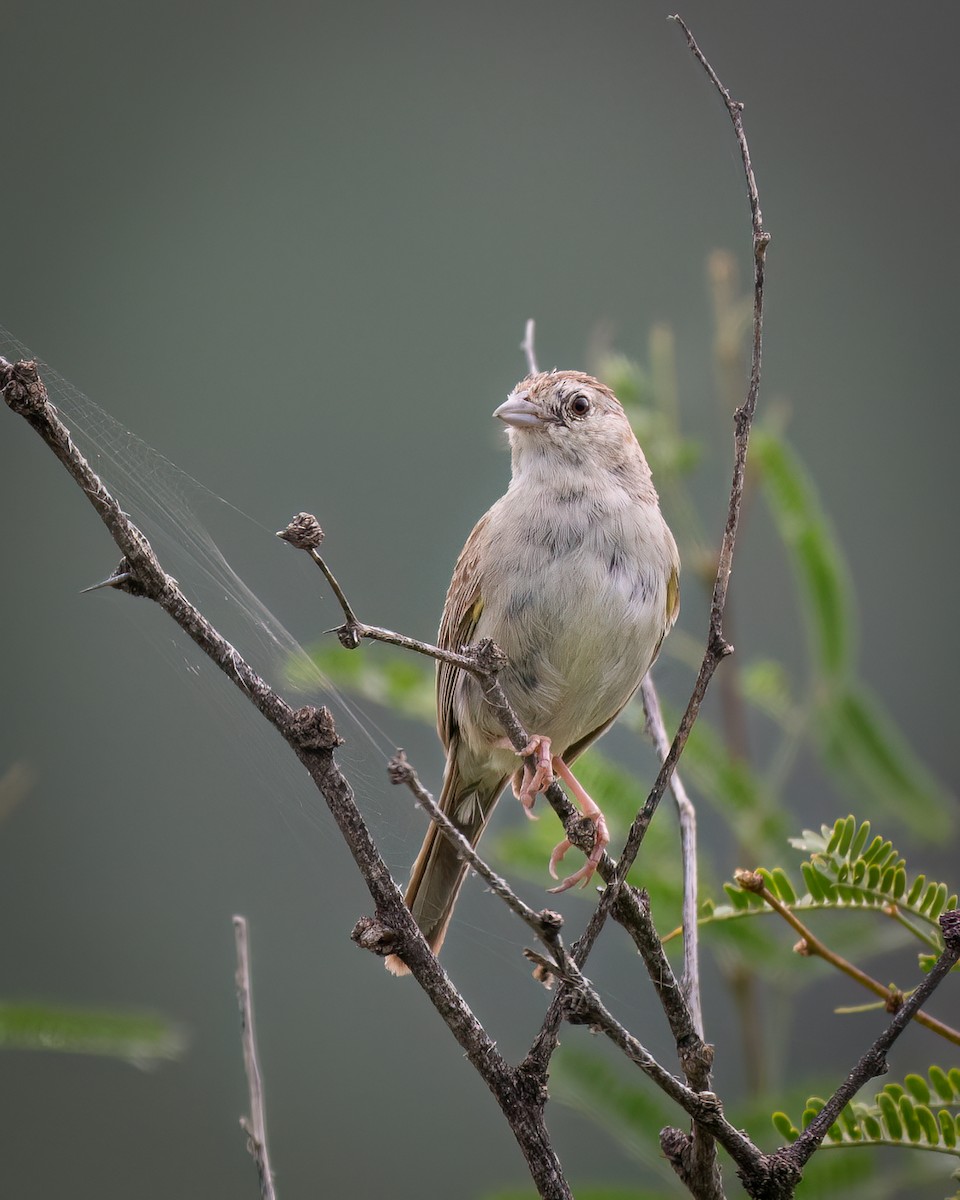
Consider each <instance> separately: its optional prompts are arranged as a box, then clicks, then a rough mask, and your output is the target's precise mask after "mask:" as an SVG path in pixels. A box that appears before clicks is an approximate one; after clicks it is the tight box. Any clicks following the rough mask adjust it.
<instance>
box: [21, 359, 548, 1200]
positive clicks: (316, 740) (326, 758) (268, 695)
mask: <svg viewBox="0 0 960 1200" xmlns="http://www.w3.org/2000/svg"><path fill="white" fill-rule="evenodd" d="M0 389H2V391H3V397H4V400H5V401H6V403H7V406H8V407H9V408H10V409H11V411H13V412H15V413H17V414H19V415H20V416H22V417H23V418H24V419H25V420H26V421H27V422H28V423H29V424H30V425H31V426H32V427H33V429H34V430H35V431H36V432H37V433H38V434H39V436H40V437H41V438H42V439H43V441H44V442H45V443H46V444H47V446H49V448H50V449H51V450H52V451H53V453H54V454H55V455H56V457H57V458H58V459H59V460H60V462H61V463H62V464H63V465H64V467H65V468H66V469H67V471H68V472H69V473H70V475H71V476H72V477H73V478H74V480H75V481H76V482H77V483H78V485H79V486H80V488H81V490H82V491H83V492H84V494H85V495H86V496H87V498H88V499H89V501H90V503H91V504H92V505H93V506H94V508H95V509H96V511H97V513H98V515H99V516H100V519H101V520H102V521H103V523H104V524H105V525H106V527H107V529H108V530H109V531H110V534H111V536H112V537H113V539H114V541H115V542H116V544H117V546H118V547H119V548H120V550H121V552H122V554H123V555H124V559H125V563H124V570H123V572H121V574H124V575H125V576H126V575H129V576H130V577H132V578H130V579H129V580H127V581H125V582H124V583H122V584H120V585H118V586H119V587H120V590H123V591H128V592H132V593H133V594H136V595H142V596H146V597H148V598H150V599H152V600H154V601H155V602H156V603H157V604H159V605H160V607H161V608H163V610H164V611H165V612H166V613H167V614H168V615H169V616H170V617H172V618H173V620H174V621H176V623H177V624H178V625H179V626H180V628H181V629H183V630H184V632H185V633H186V634H187V635H188V636H189V637H190V638H191V639H192V640H193V641H194V642H195V643H196V644H197V645H198V646H199V647H200V649H201V650H203V652H204V653H205V654H206V655H207V656H208V657H209V658H210V659H211V660H212V661H213V662H214V663H215V664H216V665H217V666H218V667H220V669H221V670H222V671H223V672H224V673H225V674H226V675H227V676H228V678H230V679H231V680H232V681H233V683H234V684H235V685H236V686H237V687H239V688H240V690H241V691H242V692H243V693H244V694H245V695H246V696H247V698H248V699H249V700H250V701H251V703H253V704H254V705H255V706H256V707H257V709H258V710H259V711H260V712H261V713H262V715H263V716H264V717H266V718H267V720H268V721H270V723H271V724H272V725H273V726H274V727H275V728H276V729H277V731H278V732H279V733H280V734H281V736H282V737H283V738H284V739H285V741H286V742H287V744H288V745H289V746H290V747H291V749H292V750H293V752H294V754H296V756H297V758H298V759H299V760H300V762H301V763H302V764H303V766H304V767H305V769H306V770H307V772H308V773H309V775H310V777H311V779H312V780H313V782H314V784H315V786H316V787H317V789H318V790H319V791H320V793H321V794H322V795H323V797H324V799H325V800H326V802H327V806H328V807H329V809H330V812H331V813H332V815H333V818H334V820H335V821H336V823H337V825H338V827H339V829H340V832H341V834H342V836H343V838H344V841H345V842H346V843H347V846H348V848H349V850H350V853H351V855H352V856H353V859H354V861H355V863H356V864H357V867H358V869H359V871H360V873H361V875H362V876H363V880H364V883H365V884H366V886H367V890H368V891H369V892H370V895H371V896H372V898H373V900H374V903H375V905H376V908H377V915H378V918H379V919H380V921H381V922H382V928H383V929H384V931H389V933H390V934H391V935H392V936H393V938H394V939H395V940H396V941H397V942H402V944H403V949H404V960H405V961H406V963H407V965H408V966H409V967H410V970H411V972H412V974H413V975H414V977H415V978H416V980H417V982H418V983H419V984H420V986H421V988H423V990H424V992H426V994H427V995H428V997H429V998H430V1001H431V1003H432V1004H433V1006H434V1008H436V1010H437V1012H438V1013H439V1014H440V1016H441V1017H442V1018H443V1020H444V1022H445V1023H446V1025H447V1028H448V1029H449V1030H450V1032H451V1033H452V1034H453V1036H454V1037H455V1038H456V1039H457V1042H458V1043H459V1044H460V1046H461V1047H462V1048H463V1050H464V1052H465V1054H466V1057H467V1058H468V1060H469V1061H470V1062H471V1063H472V1064H473V1066H474V1067H475V1068H476V1070H477V1071H478V1073H479V1074H480V1076H481V1078H482V1079H483V1080H484V1082H485V1083H486V1084H487V1086H488V1087H489V1089H490V1091H491V1092H492V1093H493V1095H494V1097H495V1099H496V1100H497V1103H498V1104H499V1105H500V1108H501V1111H502V1112H503V1113H504V1116H505V1117H506V1119H507V1121H508V1123H509V1125H510V1129H511V1131H512V1132H513V1135H514V1137H515V1138H516V1140H517V1143H518V1145H519V1146H520V1149H521V1151H522V1153H523V1155H524V1157H525V1159H526V1161H527V1165H528V1167H529V1169H530V1173H531V1176H532V1177H533V1180H534V1183H535V1184H536V1186H537V1188H538V1190H539V1192H540V1195H541V1196H542V1197H544V1198H546V1200H570V1189H569V1187H568V1186H567V1183H566V1181H565V1179H564V1177H563V1172H562V1169H561V1167H560V1161H559V1159H558V1158H557V1155H556V1152H555V1150H554V1148H553V1146H552V1144H551V1142H550V1138H549V1135H548V1134H547V1130H546V1126H545V1125H544V1123H543V1098H542V1097H540V1096H539V1095H537V1094H536V1093H535V1092H530V1091H525V1092H521V1091H520V1087H519V1085H520V1083H521V1082H525V1081H519V1080H518V1078H517V1077H516V1075H515V1073H514V1072H513V1071H512V1070H511V1069H510V1067H509V1065H508V1064H507V1062H506V1061H505V1060H504V1058H503V1056H502V1055H501V1054H500V1053H499V1051H498V1050H497V1048H496V1045H495V1043H494V1042H493V1041H492V1040H491V1039H490V1037H489V1036H488V1034H487V1033H486V1030H485V1029H484V1028H483V1026H482V1025H481V1024H480V1022H479V1021H478V1020H477V1018H476V1017H475V1016H474V1014H473V1013H472V1012H471V1011H470V1008H469V1006H468V1005H467V1004H466V1002H465V1001H464V999H463V997H462V996H461V995H460V994H459V992H458V991H457V990H456V988H455V987H454V986H453V984H452V983H451V981H450V979H449V977H448V976H447V974H446V972H445V971H444V970H443V968H442V967H441V966H440V964H439V962H438V961H437V959H436V957H435V956H434V955H433V954H432V953H431V951H430V948H429V946H428V945H427V943H426V941H425V940H424V937H423V934H422V933H421V932H420V930H419V928H418V927H417V925H416V922H415V921H414V920H413V918H412V917H411V915H410V913H409V911H408V910H407V907H406V905H405V904H404V903H403V895H402V893H401V892H400V889H399V888H398V887H397V885H396V884H395V883H394V881H393V879H392V878H391V876H390V872H389V871H388V869H387V866H386V863H384V861H383V859H382V858H381V856H380V853H379V851H378V850H377V847H376V845H375V844H374V842H373V839H372V838H371V836H370V832H369V830H368V829H367V826H366V823H365V822H364V819H363V815H362V813H361V812H360V810H359V808H358V807H357V803H356V800H355V798H354V794H353V789H352V788H351V787H350V784H349V783H348V781H347V779H346V777H345V776H344V775H343V773H342V772H341V770H340V767H339V765H338V764H337V761H336V759H335V757H334V753H333V752H334V750H335V749H336V747H337V746H338V745H339V744H340V742H341V740H342V739H341V738H340V737H339V735H338V734H337V731H336V728H335V726H334V722H333V717H332V716H331V715H330V712H329V711H328V710H327V709H326V708H320V709H317V708H313V707H310V706H307V707H304V708H300V709H297V710H296V711H294V710H293V709H291V708H290V706H289V705H288V704H287V703H286V701H284V700H283V699H282V698H281V697H280V696H279V695H277V693H276V692H274V691H273V689H272V688H271V687H270V686H269V685H268V684H267V683H266V682H265V681H264V680H263V679H261V678H260V676H259V675H257V673H256V672H255V671H254V670H253V669H252V668H251V667H250V666H249V665H248V664H247V662H246V661H245V660H244V659H243V657H242V656H241V655H240V654H239V653H238V651H237V650H235V649H234V647H233V646H231V645H230V643H229V642H228V641H227V640H226V638H224V637H223V636H222V635H221V634H220V633H219V632H218V631H217V630H216V629H215V628H214V627H213V625H211V624H210V622H209V621H208V620H207V619H206V618H205V617H204V616H203V614H202V613H201V612H200V611H199V610H198V609H197V608H195V607H194V605H192V604H191V603H190V601H189V600H187V598H186V596H185V595H184V594H183V592H182V591H181V590H180V588H179V586H178V585H177V583H176V581H175V580H174V579H172V578H171V577H170V576H169V575H167V573H166V572H165V571H164V570H163V568H162V566H161V565H160V562H159V560H158V558H157V556H156V554H155V553H154V550H153V547H152V546H151V545H150V542H149V541H148V539H147V538H146V536H145V535H144V534H143V532H142V531H141V530H140V529H138V528H137V526H136V525H134V524H133V522H132V521H131V520H130V519H129V517H128V516H127V515H126V514H125V513H124V512H123V511H122V509H121V508H120V506H119V504H117V502H116V500H115V499H114V498H113V496H112V495H111V494H110V492H109V491H108V490H107V488H106V487H105V485H104V483H103V481H102V480H101V479H100V478H99V476H98V475H97V474H96V473H95V472H94V471H93V469H92V468H91V467H90V464H89V463H88V462H87V461H86V459H85V458H84V457H83V455H82V454H81V453H80V451H79V450H78V449H77V447H76V446H75V445H74V443H73V441H72V439H71V437H70V431H69V430H68V429H67V427H66V426H65V425H64V424H63V422H62V421H61V420H60V417H59V414H58V413H57V410H56V409H55V408H54V406H53V405H52V404H51V403H50V401H49V400H48V398H47V393H46V389H45V387H44V385H43V381H42V380H41V379H40V376H39V374H38V372H37V367H36V363H33V362H18V363H13V364H11V363H8V362H7V361H6V360H4V359H0ZM115 575H116V573H115ZM479 657H480V659H481V660H482V659H483V655H482V654H481V655H479ZM488 657H489V656H488ZM379 949H380V950H381V952H382V953H389V947H388V946H387V945H386V942H385V941H381V943H380V946H379Z"/></svg>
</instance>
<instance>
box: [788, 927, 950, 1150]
mask: <svg viewBox="0 0 960 1200" xmlns="http://www.w3.org/2000/svg"><path fill="white" fill-rule="evenodd" d="M940 928H941V929H942V930H943V940H944V948H943V953H942V954H941V955H940V957H939V958H938V959H937V961H936V963H935V964H934V966H933V967H932V969H931V970H930V973H929V974H928V975H926V976H925V977H924V978H923V979H922V980H921V981H920V983H919V984H918V985H917V987H916V988H915V989H914V991H913V993H912V994H911V996H910V998H909V999H908V1000H907V1001H906V1002H905V1004H904V1005H903V1007H902V1008H901V1009H900V1010H899V1011H898V1012H897V1013H896V1014H895V1016H894V1018H893V1020H892V1021H891V1022H890V1024H889V1025H888V1026H887V1028H886V1029H885V1030H884V1031H883V1033H881V1034H880V1036H879V1037H878V1038H877V1040H876V1041H875V1042H874V1043H873V1045H872V1046H871V1047H870V1049H869V1050H868V1051H867V1052H866V1054H864V1055H863V1056H862V1057H861V1058H860V1061H859V1062H858V1063H857V1065H856V1066H855V1067H854V1068H853V1070H852V1071H851V1072H850V1074H849V1075H848V1076H847V1078H846V1079H845V1080H844V1082H843V1083H842V1084H841V1085H840V1087H838V1088H837V1090H836V1091H835V1092H834V1094H833V1095H832V1096H831V1097H830V1099H829V1100H828V1101H827V1103H826V1104H825V1105H824V1106H823V1108H822V1109H821V1110H820V1112H819V1113H818V1114H817V1115H816V1117H814V1119H813V1120H812V1121H811V1122H810V1124H809V1125H808V1126H807V1127H806V1129H804V1131H803V1132H802V1133H801V1134H800V1136H799V1137H798V1138H797V1140H796V1141H795V1142H793V1143H792V1144H791V1145H789V1146H784V1147H783V1148H782V1149H780V1150H778V1151H777V1152H776V1153H775V1154H773V1155H771V1156H770V1157H771V1158H772V1159H775V1160H778V1161H779V1163H788V1164H790V1165H791V1166H794V1167H795V1168H796V1169H798V1170H799V1169H801V1168H802V1167H803V1165H804V1164H805V1163H806V1162H807V1161H808V1160H809V1159H810V1157H811V1155H812V1154H813V1153H814V1151H815V1150H817V1148H818V1147H819V1146H820V1143H821V1142H822V1141H823V1139H824V1138H825V1137H826V1135H827V1132H828V1131H829V1129H830V1126H831V1125H832V1124H833V1123H834V1121H836V1119H837V1118H838V1117H839V1115H840V1113H841V1111H842V1109H843V1107H844V1105H845V1104H848V1103H849V1102H850V1100H852V1099H853V1097H854V1096H855V1095H856V1094H857V1092H858V1091H859V1090H860V1089H861V1088H862V1087H863V1085H864V1084H865V1083H868V1082H869V1081H870V1080H871V1079H875V1078H876V1077H877V1076H878V1075H883V1074H885V1073H886V1070H887V1053H888V1051H889V1050H890V1048H891V1046H893V1044H894V1042H895V1041H896V1040H897V1038H898V1037H899V1036H900V1034H901V1033H903V1031H904V1030H905V1029H906V1028H907V1026H908V1025H909V1024H910V1022H911V1021H913V1020H916V1019H917V1018H918V1016H919V1015H920V1008H921V1006H922V1005H924V1004H926V1002H927V1001H928V1000H929V999H930V997H931V996H932V995H933V993H934V992H935V991H936V989H937V988H938V987H939V985H940V984H941V983H942V982H943V980H944V979H945V978H946V976H947V975H948V974H949V972H950V971H952V970H953V968H954V967H955V966H956V965H957V962H958V961H960V909H951V910H950V911H949V912H945V913H943V914H942V915H941V917H940Z"/></svg>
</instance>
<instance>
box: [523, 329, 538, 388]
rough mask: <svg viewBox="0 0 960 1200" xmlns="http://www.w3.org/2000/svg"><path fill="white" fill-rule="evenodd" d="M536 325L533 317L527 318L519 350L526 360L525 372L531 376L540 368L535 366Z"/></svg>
mask: <svg viewBox="0 0 960 1200" xmlns="http://www.w3.org/2000/svg"><path fill="white" fill-rule="evenodd" d="M536 337H537V323H536V321H535V320H534V319H533V317H528V318H527V324H526V327H525V328H524V331H523V341H522V342H521V343H520V349H521V350H522V351H523V353H524V356H525V357H526V360H527V370H528V371H529V372H530V374H531V375H536V374H537V373H538V372H539V370H540V368H539V367H538V366H537V351H536Z"/></svg>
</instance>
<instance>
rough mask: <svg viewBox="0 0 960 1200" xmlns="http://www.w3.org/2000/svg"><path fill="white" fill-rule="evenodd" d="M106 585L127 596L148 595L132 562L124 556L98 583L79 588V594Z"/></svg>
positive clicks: (84, 593) (105, 586) (82, 594)
mask: <svg viewBox="0 0 960 1200" xmlns="http://www.w3.org/2000/svg"><path fill="white" fill-rule="evenodd" d="M107 587H108V588H114V589H115V590H116V591H118V592H126V594H127V595H128V596H148V595H149V594H150V593H149V590H148V589H147V588H145V587H144V586H143V584H142V583H141V582H140V580H139V579H138V578H137V574H136V572H135V571H134V568H133V564H132V563H131V562H130V560H129V558H127V557H126V556H124V557H123V558H121V559H120V561H119V563H117V565H116V567H115V568H114V570H113V571H112V573H111V574H110V575H108V576H107V578H106V579H101V580H100V582H99V583H92V584H91V585H90V586H89V587H85V588H81V589H80V595H81V596H85V595H87V593H88V592H96V591H99V590H100V588H107Z"/></svg>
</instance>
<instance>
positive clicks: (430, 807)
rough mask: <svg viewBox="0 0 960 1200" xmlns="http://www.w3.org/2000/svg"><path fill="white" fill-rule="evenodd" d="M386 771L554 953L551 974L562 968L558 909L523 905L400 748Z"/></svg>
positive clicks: (392, 781) (550, 968)
mask: <svg viewBox="0 0 960 1200" xmlns="http://www.w3.org/2000/svg"><path fill="white" fill-rule="evenodd" d="M387 771H388V773H389V775H390V781H391V783H402V784H405V785H406V786H407V787H408V788H409V789H410V791H411V792H412V793H413V794H414V796H415V797H416V799H417V803H418V804H419V805H420V807H421V808H422V809H423V810H424V811H425V812H426V814H427V816H428V817H429V818H430V820H431V821H433V823H434V824H435V825H437V826H438V827H439V829H440V831H441V833H442V834H443V835H444V837H446V838H447V839H448V841H450V842H451V843H452V845H453V847H454V849H455V850H456V851H457V854H458V855H459V856H460V858H462V859H463V861H464V862H467V863H469V864H470V866H471V867H473V869H474V870H475V871H476V873H477V874H478V875H479V876H480V878H481V879H483V881H484V882H485V883H486V884H487V886H488V887H489V888H490V890H491V891H492V892H493V893H494V895H496V896H499V897H500V899H501V900H502V901H503V902H504V904H506V906H507V907H508V908H509V909H510V911H511V912H512V913H513V914H514V915H515V916H517V917H519V918H520V920H521V921H523V922H524V924H525V925H527V926H528V927H529V928H530V929H532V930H533V932H534V933H535V934H536V935H537V937H538V938H540V940H541V941H542V942H543V943H544V945H545V946H546V947H547V949H548V950H549V951H550V952H551V954H553V955H554V957H555V960H556V961H555V964H554V965H553V966H552V967H549V968H546V969H547V970H549V972H550V973H551V974H553V973H555V972H556V971H557V970H559V969H560V968H562V966H563V965H564V963H565V961H566V958H567V954H566V951H565V950H564V948H563V943H562V941H561V940H560V929H561V927H562V925H563V917H562V916H561V915H560V914H559V913H557V912H552V911H551V910H550V909H541V910H540V912H537V911H536V910H535V909H533V908H531V907H530V905H529V904H525V903H524V902H523V901H522V900H521V899H520V897H519V896H518V895H517V894H516V892H515V891H514V890H513V889H512V888H511V887H510V885H509V884H508V883H507V881H506V880H505V879H503V878H502V877H501V876H500V875H498V874H497V873H496V871H494V870H493V869H492V867H490V866H488V865H487V863H486V862H485V861H484V860H483V859H482V858H481V857H480V855H479V854H478V853H477V852H476V850H475V849H474V848H473V846H471V845H470V843H469V841H468V840H467V839H466V838H465V837H464V836H463V834H462V833H461V832H460V830H459V829H458V828H457V827H456V825H454V823H453V822H452V821H451V820H450V818H449V817H448V816H447V814H446V813H445V812H443V810H442V809H441V808H440V807H439V806H438V805H437V802H436V801H435V800H434V798H433V797H432V796H431V795H430V793H429V792H428V791H427V789H426V788H425V787H424V786H423V784H422V783H421V782H420V779H419V777H418V776H417V773H416V771H415V770H414V769H413V767H412V766H411V765H410V763H409V762H408V761H407V756H406V755H405V754H404V752H403V751H402V750H398V751H397V753H396V754H395V755H394V756H393V758H391V760H390V762H389V764H388V765H387Z"/></svg>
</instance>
